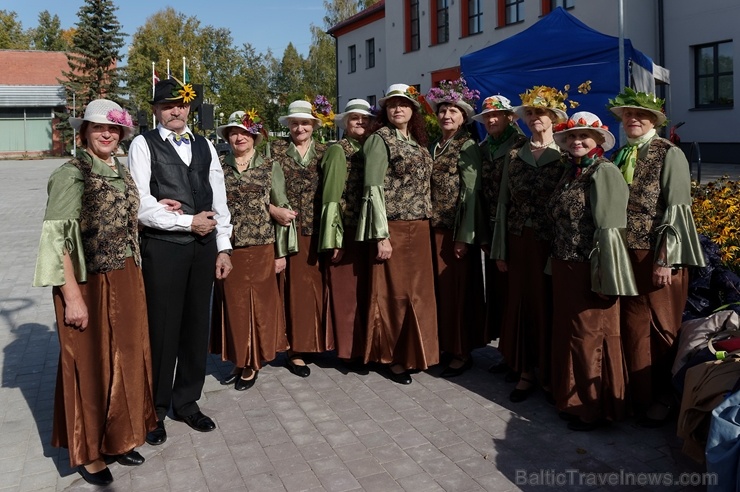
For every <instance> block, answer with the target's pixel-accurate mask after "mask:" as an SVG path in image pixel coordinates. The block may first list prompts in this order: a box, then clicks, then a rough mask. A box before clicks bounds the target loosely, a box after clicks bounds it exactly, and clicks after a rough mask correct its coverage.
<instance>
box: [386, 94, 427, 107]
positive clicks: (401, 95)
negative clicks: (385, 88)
mask: <svg viewBox="0 0 740 492" xmlns="http://www.w3.org/2000/svg"><path fill="white" fill-rule="evenodd" d="M394 97H400V98H402V99H406V100H407V101H411V102H412V103H414V106H416V107H417V108H421V105H420V104H419V101H417V100H415V99H411V98H410V97H409V96H407V95H405V94H393V95H392V96H385V97H381V98H380V99H378V105H380V107H381V108H384V107H385V103H386V101H389V100H391V99H393V98H394Z"/></svg>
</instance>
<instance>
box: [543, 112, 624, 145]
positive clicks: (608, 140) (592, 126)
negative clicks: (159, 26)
mask: <svg viewBox="0 0 740 492" xmlns="http://www.w3.org/2000/svg"><path fill="white" fill-rule="evenodd" d="M554 130H555V133H553V135H552V138H553V140H555V143H557V144H558V146H560V148H562V149H564V150H565V149H566V147H567V145H566V143H565V140H566V138H567V136H568V133H569V132H572V131H582V130H593V131H595V132H596V133H598V134H599V135H601V136H602V137H604V143H602V144H601V148H603V149H604V150H605V151H606V150H611V149H612V148H614V144H615V142H616V140H615V138H614V135H613V134H612V132H610V131H609V127H608V126H606V125H604V124H603V123H602V122H601V119H600V118H599V117H598V116H596V115H595V114H593V113H589V112H588V111H579V112H577V113H576V114H574V115H573V116H571V117H570V118H568V121H566V122H565V123H559V124H558V125H556V126H555V128H554Z"/></svg>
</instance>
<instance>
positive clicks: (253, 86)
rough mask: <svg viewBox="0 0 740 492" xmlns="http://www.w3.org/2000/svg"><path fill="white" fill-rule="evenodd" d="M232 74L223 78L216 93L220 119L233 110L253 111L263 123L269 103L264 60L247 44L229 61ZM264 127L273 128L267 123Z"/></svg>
mask: <svg viewBox="0 0 740 492" xmlns="http://www.w3.org/2000/svg"><path fill="white" fill-rule="evenodd" d="M231 65H232V66H233V67H234V69H235V70H234V73H233V74H232V75H231V76H230V77H228V78H225V79H224V84H223V86H222V87H221V91H220V93H219V103H218V108H217V112H222V113H224V119H225V118H228V117H229V115H230V114H231V113H233V112H234V111H246V110H248V109H252V108H254V109H256V110H257V111H258V112H259V114H260V116H261V117H262V119H263V120H265V121H267V120H268V119H269V118H268V111H269V109H270V108H269V103H270V97H271V95H270V85H269V75H270V73H269V67H268V65H267V57H266V56H265V55H262V54H258V53H257V52H256V51H255V49H254V47H252V45H251V44H249V43H247V44H244V45H243V46H242V48H241V50H238V51H237V56H236V57H235V58H233V59H232V60H231ZM268 127H269V128H271V129H272V128H273V125H272V122H269V121H268Z"/></svg>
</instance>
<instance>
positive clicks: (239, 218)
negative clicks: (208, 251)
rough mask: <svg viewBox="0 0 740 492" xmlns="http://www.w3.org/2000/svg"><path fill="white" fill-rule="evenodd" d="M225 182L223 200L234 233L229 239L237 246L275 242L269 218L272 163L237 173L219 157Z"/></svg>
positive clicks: (273, 230)
mask: <svg viewBox="0 0 740 492" xmlns="http://www.w3.org/2000/svg"><path fill="white" fill-rule="evenodd" d="M221 167H222V168H223V170H224V181H225V183H226V203H227V204H228V206H229V212H231V224H232V225H233V226H234V233H233V236H232V239H231V242H232V243H233V245H234V246H235V247H237V248H241V247H244V246H258V245H262V244H271V243H274V242H275V227H274V226H273V224H272V220H271V219H270V211H269V210H270V208H269V207H270V190H271V188H272V165H271V164H270V163H269V161H268V162H264V163H262V165H260V166H259V167H256V168H253V169H247V170H245V171H244V172H243V173H241V176H239V174H238V172H237V171H236V169H234V167H233V166H231V165H230V164H227V163H226V162H225V156H221Z"/></svg>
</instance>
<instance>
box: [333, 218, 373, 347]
mask: <svg viewBox="0 0 740 492" xmlns="http://www.w3.org/2000/svg"><path fill="white" fill-rule="evenodd" d="M344 237H345V244H344V250H343V255H342V260H341V261H339V262H338V263H332V261H331V255H332V253H331V252H327V253H324V256H325V259H326V286H327V291H326V300H327V302H328V307H327V313H328V315H327V320H326V321H327V325H328V328H327V329H328V330H331V331H332V332H333V333H334V344H335V346H336V349H337V357H339V358H341V359H354V358H356V357H364V355H365V337H366V329H367V318H366V317H367V298H368V292H367V283H368V262H367V256H368V243H365V242H361V241H355V240H353V239H352V238H354V237H355V230H354V229H350V228H347V229H346V230H345V231H344Z"/></svg>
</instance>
